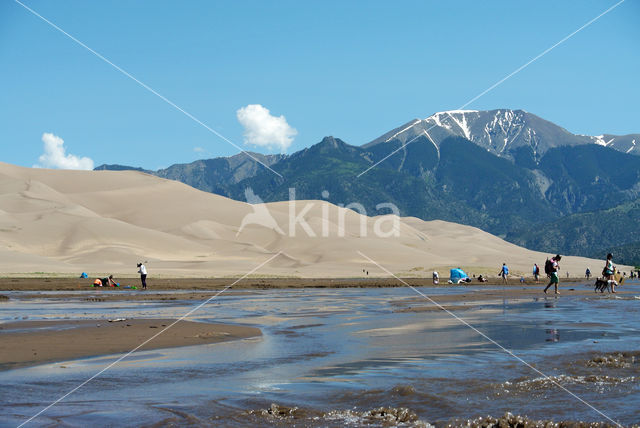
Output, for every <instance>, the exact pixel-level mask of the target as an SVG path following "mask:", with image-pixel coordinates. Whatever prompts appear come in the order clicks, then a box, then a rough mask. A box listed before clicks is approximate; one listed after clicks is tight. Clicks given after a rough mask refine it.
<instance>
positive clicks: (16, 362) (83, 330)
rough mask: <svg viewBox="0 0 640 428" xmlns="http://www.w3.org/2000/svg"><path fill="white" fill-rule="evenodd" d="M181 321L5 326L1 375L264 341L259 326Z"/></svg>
mask: <svg viewBox="0 0 640 428" xmlns="http://www.w3.org/2000/svg"><path fill="white" fill-rule="evenodd" d="M174 321H175V320H171V319H131V320H124V321H116V322H108V321H107V320H65V321H23V322H15V323H7V324H0V342H2V347H0V370H8V369H13V368H17V367H23V366H31V365H37V364H42V363H47V362H55V361H66V360H71V359H78V358H86V357H93V356H98V355H107V354H119V353H124V352H129V351H131V350H132V349H134V348H135V347H136V346H138V345H140V344H141V343H143V342H144V341H145V340H148V339H150V338H152V337H153V336H154V335H156V334H158V333H160V332H162V334H159V335H157V336H156V337H154V338H153V340H151V341H149V343H146V344H145V345H143V346H142V347H140V350H150V349H161V348H173V347H178V346H191V345H201V344H210V343H218V342H224V341H229V340H236V339H245V338H249V337H255V336H260V335H261V334H262V333H261V332H260V329H258V328H255V327H246V326H235V325H224V324H208V323H199V322H191V321H180V322H178V323H176V324H175V325H173V326H172V327H171V328H168V329H166V330H165V331H163V330H164V329H165V328H166V327H168V326H170V325H171V324H172V323H173V322H174Z"/></svg>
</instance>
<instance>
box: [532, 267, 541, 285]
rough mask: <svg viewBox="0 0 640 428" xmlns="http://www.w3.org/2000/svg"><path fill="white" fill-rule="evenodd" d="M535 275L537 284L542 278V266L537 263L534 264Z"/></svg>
mask: <svg viewBox="0 0 640 428" xmlns="http://www.w3.org/2000/svg"><path fill="white" fill-rule="evenodd" d="M533 277H534V278H535V280H536V284H537V283H538V281H539V280H540V267H539V266H538V264H537V263H534V264H533Z"/></svg>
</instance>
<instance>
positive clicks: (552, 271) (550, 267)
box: [544, 254, 562, 294]
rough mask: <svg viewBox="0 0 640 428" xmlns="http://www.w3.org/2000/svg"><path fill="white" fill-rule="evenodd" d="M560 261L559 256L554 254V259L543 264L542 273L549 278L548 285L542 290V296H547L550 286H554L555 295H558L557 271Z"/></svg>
mask: <svg viewBox="0 0 640 428" xmlns="http://www.w3.org/2000/svg"><path fill="white" fill-rule="evenodd" d="M560 259H562V256H561V255H560V254H556V256H555V257H552V258H551V260H547V261H546V262H545V264H544V271H545V273H546V274H547V276H549V284H547V286H546V287H545V288H544V294H547V290H548V289H549V287H551V284H553V285H554V288H555V294H560V293H559V292H558V282H559V278H558V271H559V270H560V265H559V264H558V262H559V261H560Z"/></svg>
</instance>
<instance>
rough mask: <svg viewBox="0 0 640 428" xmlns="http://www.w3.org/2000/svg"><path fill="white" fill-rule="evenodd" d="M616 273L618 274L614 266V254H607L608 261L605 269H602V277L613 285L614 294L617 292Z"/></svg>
mask: <svg viewBox="0 0 640 428" xmlns="http://www.w3.org/2000/svg"><path fill="white" fill-rule="evenodd" d="M615 273H616V268H615V266H613V254H611V253H609V254H607V260H606V262H605V264H604V269H602V276H603V277H604V279H605V280H607V281H609V284H611V292H612V293H615V292H616V286H615V284H616V277H615Z"/></svg>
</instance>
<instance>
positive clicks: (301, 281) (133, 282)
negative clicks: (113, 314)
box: [0, 276, 595, 292]
mask: <svg viewBox="0 0 640 428" xmlns="http://www.w3.org/2000/svg"><path fill="white" fill-rule="evenodd" d="M93 280H94V278H93V277H89V278H88V279H83V278H69V277H27V276H25V277H22V278H17V277H3V278H0V291H9V290H11V291H72V290H73V291H78V290H95V289H100V287H97V288H94V287H91V285H92V284H93ZM115 281H116V282H118V283H120V284H121V285H122V286H135V287H140V279H139V278H137V277H135V278H131V277H129V278H115ZM236 281H238V279H237V278H155V277H151V278H148V279H147V286H148V289H147V292H149V291H153V290H221V289H223V288H225V287H227V286H229V285H231V284H233V283H234V282H236ZM403 281H404V283H406V284H409V285H411V286H414V287H433V286H434V285H433V282H432V280H431V278H402V281H400V280H398V279H396V278H366V277H363V278H357V277H354V278H244V279H242V280H240V281H238V282H237V283H235V284H234V285H233V288H235V289H249V290H251V289H256V290H261V289H273V288H283V289H284V288H384V287H405V286H406V285H405V284H404V283H403ZM584 281H585V280H584V278H569V279H563V280H562V281H561V282H560V287H561V288H564V287H572V286H574V285H577V283H579V282H584ZM590 282H591V283H595V280H590ZM443 286H444V287H459V288H464V287H466V286H482V287H485V286H487V287H491V286H494V287H495V286H501V287H502V283H501V282H500V279H499V278H495V280H491V279H490V281H489V282H486V283H480V282H476V281H473V282H471V283H469V284H468V285H451V284H446V281H445V282H441V283H440V284H439V285H438V287H443ZM525 286H536V287H540V290H542V288H544V286H545V284H543V283H542V282H541V283H540V284H534V283H533V281H532V280H528V281H527V282H526V283H525ZM506 287H507V288H522V284H520V282H519V281H518V280H516V279H514V280H512V281H510V282H509V284H508V285H507V286H506ZM106 289H112V290H113V289H114V288H113V287H106ZM122 291H140V290H139V289H138V290H130V289H122ZM592 291H593V287H592Z"/></svg>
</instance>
